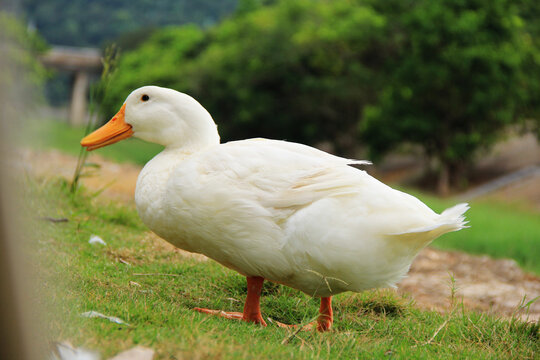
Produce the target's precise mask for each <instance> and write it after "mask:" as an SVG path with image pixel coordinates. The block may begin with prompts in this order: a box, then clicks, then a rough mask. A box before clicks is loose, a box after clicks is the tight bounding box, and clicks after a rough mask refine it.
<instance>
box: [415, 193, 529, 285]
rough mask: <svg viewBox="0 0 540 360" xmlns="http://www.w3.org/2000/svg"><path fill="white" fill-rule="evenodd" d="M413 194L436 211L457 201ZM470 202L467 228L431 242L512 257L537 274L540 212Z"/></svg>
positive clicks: (522, 207) (510, 205)
mask: <svg viewBox="0 0 540 360" xmlns="http://www.w3.org/2000/svg"><path fill="white" fill-rule="evenodd" d="M407 192H410V191H407ZM414 195H415V196H417V197H418V198H419V199H421V200H422V201H424V202H425V203H426V204H428V205H429V206H430V207H431V208H432V209H433V210H435V211H437V212H441V211H443V210H444V209H446V208H448V207H450V206H453V205H455V204H456V201H455V200H452V199H444V200H442V199H439V198H436V197H434V196H429V195H427V194H423V193H415V194H414ZM470 205H471V208H470V209H469V210H468V211H467V213H466V217H467V220H468V221H469V225H470V228H468V229H465V230H461V231H458V232H454V233H450V234H446V235H444V236H442V237H440V238H438V239H436V240H435V242H434V243H433V246H434V247H436V248H440V249H446V250H460V251H465V252H468V253H471V254H487V255H490V256H492V257H495V258H511V259H514V260H515V261H516V262H517V263H518V264H519V265H520V266H521V267H522V268H524V269H525V270H527V271H530V272H533V273H536V274H539V275H540V262H539V261H538V259H540V246H539V241H540V214H539V213H538V212H536V211H534V210H531V209H529V208H528V207H527V206H525V205H523V204H508V203H502V202H496V201H473V202H472V203H471V204H470Z"/></svg>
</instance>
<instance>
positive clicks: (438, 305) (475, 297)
mask: <svg viewBox="0 0 540 360" xmlns="http://www.w3.org/2000/svg"><path fill="white" fill-rule="evenodd" d="M19 158H20V160H21V161H20V162H18V163H19V164H22V167H23V171H25V172H27V173H28V174H30V175H32V176H39V177H51V176H62V177H65V178H66V179H69V180H71V178H72V177H73V172H74V169H75V165H76V161H77V159H76V158H75V157H73V156H70V155H66V154H63V153H61V152H58V151H39V152H37V151H31V150H20V154H19ZM88 161H89V162H92V163H96V164H99V170H98V171H95V173H94V174H93V175H92V176H89V177H85V178H84V179H83V183H84V185H85V186H86V187H87V188H89V189H90V190H91V191H98V190H102V189H104V190H103V192H102V194H101V195H100V198H102V199H112V200H114V201H122V202H126V203H129V204H133V194H134V191H135V183H136V179H137V175H138V173H139V171H140V167H139V166H136V165H132V164H117V163H114V162H111V161H107V160H104V159H103V158H101V157H99V156H98V155H95V154H92V155H90V157H89V159H88ZM534 188H536V187H534ZM149 236H150V235H149ZM152 239H154V241H156V242H161V241H162V240H160V239H159V238H157V236H152ZM199 258H200V259H203V257H202V256H200V257H199ZM451 277H453V278H454V279H455V285H456V287H457V290H458V292H457V299H458V301H461V299H462V301H463V303H464V304H465V306H466V308H468V309H473V310H478V311H483V312H493V313H497V314H500V315H503V316H505V317H511V316H514V315H515V316H518V317H519V318H521V319H523V320H528V321H538V320H539V318H540V301H537V302H535V303H534V304H532V306H530V309H529V312H528V315H527V314H526V313H525V311H523V310H522V311H517V309H518V305H519V304H520V303H521V302H522V300H523V299H524V298H525V297H526V299H528V300H530V299H533V298H535V297H539V296H540V277H538V276H535V275H533V274H528V273H525V272H524V271H522V270H521V269H520V268H519V266H518V265H517V264H516V263H515V262H514V261H513V260H508V259H502V260H495V259H492V258H490V257H488V256H474V255H469V254H464V253H460V252H454V251H441V250H435V249H432V248H426V249H424V250H423V251H422V252H421V253H420V254H419V256H418V257H417V258H416V260H415V261H414V263H413V265H412V267H411V271H410V273H409V276H408V277H407V278H406V279H404V280H403V281H401V283H400V284H399V286H398V291H399V292H400V293H404V294H408V295H410V297H412V298H413V299H414V300H415V302H416V304H417V305H418V306H419V307H421V308H426V309H435V310H437V311H446V310H448V309H449V308H450V299H451V295H450V293H451V288H452V286H451V285H450V282H451ZM528 300H527V301H528Z"/></svg>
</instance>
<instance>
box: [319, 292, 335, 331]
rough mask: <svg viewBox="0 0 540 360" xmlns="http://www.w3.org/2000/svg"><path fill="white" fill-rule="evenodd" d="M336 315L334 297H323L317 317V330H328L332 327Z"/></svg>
mask: <svg viewBox="0 0 540 360" xmlns="http://www.w3.org/2000/svg"><path fill="white" fill-rule="evenodd" d="M333 322H334V316H333V314H332V297H331V296H329V297H323V298H321V307H320V309H319V317H318V318H317V330H319V331H327V330H330V328H331V327H332V323H333Z"/></svg>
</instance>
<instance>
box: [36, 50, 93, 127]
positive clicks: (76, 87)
mask: <svg viewBox="0 0 540 360" xmlns="http://www.w3.org/2000/svg"><path fill="white" fill-rule="evenodd" d="M101 57H102V55H101V51H100V50H99V49H96V48H82V47H67V46H54V47H53V48H52V49H51V50H49V51H48V52H47V53H45V55H43V56H42V57H41V59H40V60H41V62H42V63H43V65H44V66H45V67H47V68H50V69H54V70H57V71H63V72H69V73H71V74H73V78H74V80H73V82H72V85H71V100H70V104H69V123H70V124H71V125H84V124H86V121H87V119H86V117H87V113H88V90H89V88H90V78H91V77H92V76H95V75H98V74H100V73H101V69H102V66H103V64H102V62H101Z"/></svg>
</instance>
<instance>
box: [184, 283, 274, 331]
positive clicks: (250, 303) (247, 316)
mask: <svg viewBox="0 0 540 360" xmlns="http://www.w3.org/2000/svg"><path fill="white" fill-rule="evenodd" d="M246 279H247V297H246V303H245V304H244V312H243V313H239V312H232V311H222V310H210V309H202V308H194V309H193V310H195V311H198V312H202V313H206V314H212V315H218V316H221V317H224V318H227V319H237V320H243V321H247V322H254V323H256V324H261V325H262V326H266V323H265V322H264V320H263V318H262V315H261V308H260V302H259V300H260V298H261V290H262V286H263V282H264V278H262V277H260V276H247V277H246Z"/></svg>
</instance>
